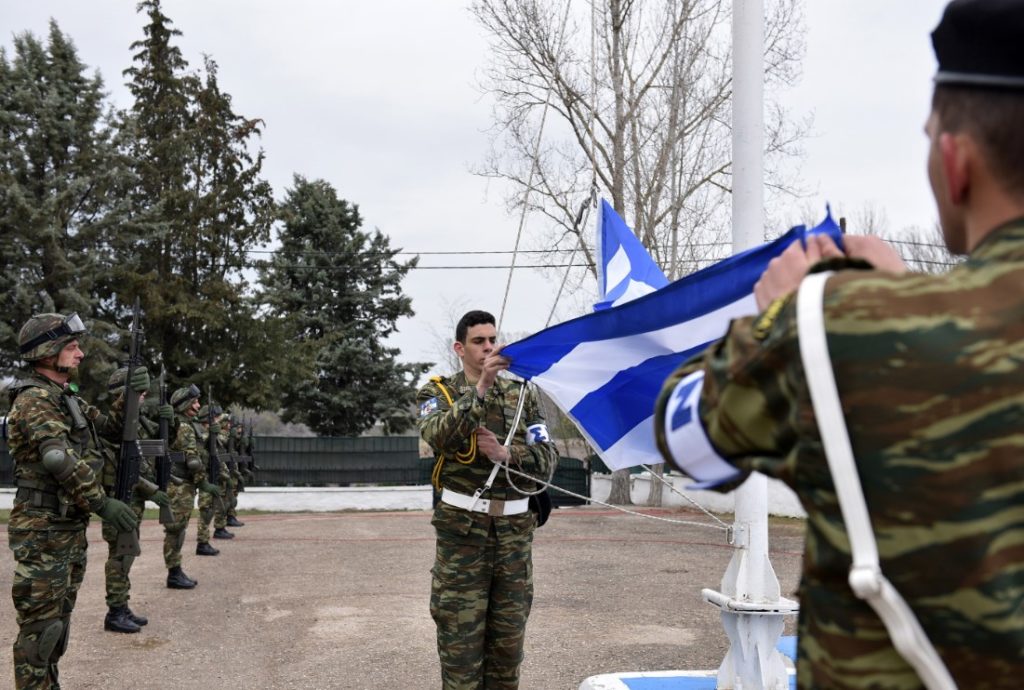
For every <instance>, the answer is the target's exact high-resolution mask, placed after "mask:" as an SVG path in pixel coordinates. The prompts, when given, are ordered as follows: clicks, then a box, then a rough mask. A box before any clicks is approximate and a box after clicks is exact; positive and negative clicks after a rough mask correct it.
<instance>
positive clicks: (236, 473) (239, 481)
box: [227, 419, 245, 527]
mask: <svg viewBox="0 0 1024 690" xmlns="http://www.w3.org/2000/svg"><path fill="white" fill-rule="evenodd" d="M228 434H229V436H228V453H230V454H232V455H233V456H234V458H235V461H234V463H233V464H232V466H231V505H230V507H229V508H228V519H227V526H228V527H245V523H244V522H242V521H241V520H239V519H238V494H239V493H241V492H243V491H245V481H244V479H243V476H242V472H243V470H244V467H242V466H241V465H240V463H241V462H242V456H243V455H244V443H245V439H243V438H242V423H241V422H240V421H238V420H237V419H229V420H228Z"/></svg>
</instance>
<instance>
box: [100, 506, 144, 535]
mask: <svg viewBox="0 0 1024 690" xmlns="http://www.w3.org/2000/svg"><path fill="white" fill-rule="evenodd" d="M96 514H97V515H99V516H100V518H101V519H102V520H103V521H104V522H109V523H110V524H112V525H113V526H114V527H115V528H116V529H117V531H118V532H131V531H132V530H133V529H135V528H136V527H138V526H139V519H138V518H137V517H135V513H134V512H132V509H131V508H129V507H128V506H127V505H125V504H124V503H121V501H119V500H117V499H116V498H110V497H108V498H107V500H105V501H104V502H103V505H102V506H101V507H100V509H99V510H97V511H96Z"/></svg>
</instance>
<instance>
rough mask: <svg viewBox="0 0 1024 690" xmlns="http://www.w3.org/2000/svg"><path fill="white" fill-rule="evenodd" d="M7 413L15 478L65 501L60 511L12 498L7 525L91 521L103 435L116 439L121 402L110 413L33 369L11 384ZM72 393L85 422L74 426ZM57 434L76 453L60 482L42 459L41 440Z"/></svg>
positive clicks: (99, 500)
mask: <svg viewBox="0 0 1024 690" xmlns="http://www.w3.org/2000/svg"><path fill="white" fill-rule="evenodd" d="M9 390H10V395H11V411H10V413H9V415H8V437H9V438H8V447H9V450H10V453H11V457H12V458H13V459H14V483H15V485H17V486H18V487H19V488H20V487H24V488H27V489H32V490H37V491H41V492H43V493H44V494H49V495H55V496H57V497H58V499H59V500H60V501H61V502H62V503H64V504H67V505H68V509H66V511H65V514H64V515H63V516H61V515H60V514H59V513H58V512H55V511H54V510H53V509H52V508H48V507H33V506H31V505H29V502H28V501H24V500H19V499H18V498H16V499H15V505H14V508H13V509H12V510H11V518H10V528H11V529H79V528H82V527H84V526H85V525H86V524H88V522H89V512H90V511H95V510H98V509H99V508H100V507H101V506H102V504H103V501H104V499H105V496H106V495H105V494H104V492H103V489H102V487H101V485H100V481H99V479H98V477H97V475H96V472H98V471H99V470H100V469H101V468H102V464H103V462H104V451H103V448H102V447H101V443H102V441H101V437H102V438H105V439H111V440H112V439H117V438H119V437H120V433H121V415H120V405H119V404H118V403H116V402H115V404H114V405H113V407H112V408H111V412H110V414H108V415H107V414H103V413H102V412H100V410H99V409H98V408H96V407H94V406H92V405H90V404H89V403H87V402H85V400H83V399H82V398H79V397H78V396H77V395H74V394H73V393H71V392H70V391H69V390H68V389H67V388H65V387H64V386H61V385H60V384H57V383H54V382H53V381H51V380H50V379H48V378H46V377H45V376H42V375H40V374H38V373H36V372H32V373H31V374H30V375H29V376H27V377H25V378H23V379H21V380H20V381H18V382H17V383H15V384H13V385H12V386H11V388H10V389H9ZM69 397H73V398H74V400H75V402H77V404H78V408H79V409H80V410H81V412H82V417H83V418H84V422H85V425H84V426H81V427H80V428H77V429H76V428H75V423H74V420H73V418H72V415H71V408H70V407H69V402H68V398H69ZM51 439H59V440H60V441H61V442H62V443H63V444H64V445H65V447H66V448H69V449H70V451H69V452H70V453H71V454H72V455H73V456H74V457H75V469H74V472H73V473H72V474H71V476H70V477H69V478H68V479H67V480H66V481H65V482H64V483H63V485H58V483H57V480H56V478H55V477H54V476H53V475H52V474H51V473H50V472H49V471H47V470H46V469H45V468H44V467H43V464H42V456H41V454H40V452H39V447H40V445H41V444H42V443H43V442H45V441H48V440H51Z"/></svg>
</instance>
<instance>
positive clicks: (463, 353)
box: [452, 340, 466, 359]
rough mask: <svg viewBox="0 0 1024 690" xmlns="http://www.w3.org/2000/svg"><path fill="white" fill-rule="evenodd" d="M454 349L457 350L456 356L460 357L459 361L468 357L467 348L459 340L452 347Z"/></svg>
mask: <svg viewBox="0 0 1024 690" xmlns="http://www.w3.org/2000/svg"><path fill="white" fill-rule="evenodd" d="M452 349H453V350H455V354H457V355H458V356H459V359H462V358H463V357H465V356H466V346H465V345H463V344H462V343H461V342H459V341H458V340H456V341H455V344H454V345H452Z"/></svg>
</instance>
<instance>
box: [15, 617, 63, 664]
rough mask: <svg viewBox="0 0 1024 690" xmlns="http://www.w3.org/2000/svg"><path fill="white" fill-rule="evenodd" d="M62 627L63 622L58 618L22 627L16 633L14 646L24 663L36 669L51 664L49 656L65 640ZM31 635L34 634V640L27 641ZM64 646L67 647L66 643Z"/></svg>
mask: <svg viewBox="0 0 1024 690" xmlns="http://www.w3.org/2000/svg"><path fill="white" fill-rule="evenodd" d="M64 627H65V626H64V621H63V620H62V619H60V618H47V619H46V620H41V621H38V622H36V623H30V624H28V625H24V626H22V628H21V630H20V631H19V633H18V639H17V641H16V642H15V646H16V647H18V648H19V649H20V650H21V652H22V654H24V655H25V661H27V662H28V663H30V664H32V665H33V666H35V667H37V668H45V667H46V666H49V665H50V664H51V663H52V661H51V656H52V655H53V653H54V652H55V651H56V650H57V648H58V647H60V646H61V641H62V640H65V639H66V633H65V630H64ZM32 633H36V638H35V639H34V640H32V639H29V635H31V634H32ZM64 646H65V647H66V646H67V645H66V643H65V645H64ZM63 653H64V652H63V651H61V654H63ZM58 657H59V655H58Z"/></svg>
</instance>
